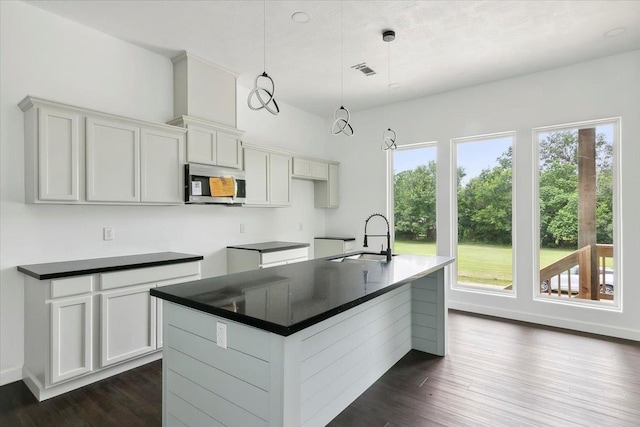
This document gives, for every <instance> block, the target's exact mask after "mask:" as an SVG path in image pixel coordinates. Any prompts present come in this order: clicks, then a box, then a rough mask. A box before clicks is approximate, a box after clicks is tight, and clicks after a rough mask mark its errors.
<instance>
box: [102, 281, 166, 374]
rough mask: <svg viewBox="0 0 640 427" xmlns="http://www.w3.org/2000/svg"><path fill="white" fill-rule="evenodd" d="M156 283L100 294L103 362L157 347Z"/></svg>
mask: <svg viewBox="0 0 640 427" xmlns="http://www.w3.org/2000/svg"><path fill="white" fill-rule="evenodd" d="M152 287H153V286H142V287H135V288H128V289H124V290H120V291H111V292H104V293H102V294H101V295H100V302H101V312H100V342H101V363H102V366H103V367H105V366H109V365H112V364H114V363H117V362H120V361H123V360H127V359H130V358H132V357H135V356H139V355H142V354H144V353H148V352H150V351H153V350H155V348H156V304H155V301H153V300H152V297H151V296H150V295H149V289H150V288H152Z"/></svg>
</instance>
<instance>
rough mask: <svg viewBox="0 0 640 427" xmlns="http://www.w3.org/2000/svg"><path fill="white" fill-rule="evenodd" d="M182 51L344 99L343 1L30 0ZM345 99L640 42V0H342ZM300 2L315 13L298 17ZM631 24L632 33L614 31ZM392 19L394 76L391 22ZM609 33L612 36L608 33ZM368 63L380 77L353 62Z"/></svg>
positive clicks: (425, 89)
mask: <svg viewBox="0 0 640 427" xmlns="http://www.w3.org/2000/svg"><path fill="white" fill-rule="evenodd" d="M28 3H30V4H32V5H34V6H37V7H39V8H42V9H45V10H48V11H50V12H53V13H55V14H58V15H60V16H63V17H66V18H69V19H71V20H73V21H76V22H79V23H81V24H83V25H86V26H88V27H91V28H94V29H96V30H99V31H101V32H104V33H107V34H110V35H112V36H114V37H117V38H120V39H122V40H125V41H128V42H131V43H134V44H137V45H139V46H142V47H144V48H147V49H150V50H153V51H155V52H158V53H160V54H162V55H164V56H166V57H168V58H172V57H174V56H176V55H177V54H179V53H180V52H182V51H185V50H186V51H188V52H193V53H195V54H197V55H198V56H199V57H202V58H204V59H206V60H208V61H210V62H212V63H215V64H218V65H220V66H221V67H224V68H227V69H230V70H233V71H235V72H236V73H238V76H239V77H238V83H239V84H240V85H241V86H243V87H245V88H251V87H252V86H253V79H254V78H255V76H256V75H257V74H259V73H261V72H262V71H263V53H265V52H266V67H264V68H266V71H267V72H268V73H269V75H270V76H271V77H272V78H273V79H274V81H275V82H276V84H277V88H278V89H277V94H276V97H277V99H278V101H279V102H286V103H288V104H291V105H294V106H296V107H299V108H302V109H304V110H307V111H310V112H312V113H315V114H318V115H321V116H323V117H329V116H331V114H332V113H333V111H334V110H335V108H336V103H338V102H340V82H341V77H340V72H341V67H340V63H341V61H340V57H341V48H340V46H341V43H340V42H341V37H340V21H341V20H340V6H339V5H340V3H339V2H337V1H273V0H268V1H267V2H266V51H265V50H263V7H264V4H263V2H261V1H126V2H124V1H122V2H118V1H115V2H114V1H91V2H79V1H28ZM342 5H343V23H344V58H345V59H344V64H343V67H342V68H344V77H345V91H344V104H345V105H346V106H348V108H349V109H350V110H351V111H357V110H362V109H366V108H371V107H375V106H380V105H384V104H388V103H392V102H397V101H400V100H406V99H410V98H416V97H421V96H425V95H429V94H434V93H440V92H444V91H448V90H453V89H457V88H462V87H467V86H471V85H476V84H480V83H485V82H489V81H495V80H500V79H504V78H508V77H513V76H517V75H522V74H527V73H531V72H536V71H541V70H547V69H552V68H556V67H560V66H565V65H569V64H574V63H577V62H581V61H587V60H591V59H595V58H599V57H604V56H608V55H613V54H617V53H622V52H627V51H631V50H636V49H640V2H638V1H615V2H612V1H556V2H548V1H437V2H436V1H343V2H342ZM298 11H304V12H306V13H307V14H308V15H309V16H310V17H311V20H310V21H309V22H308V23H305V24H301V23H298V22H295V21H293V20H292V19H291V16H292V15H293V14H294V13H295V12H298ZM619 27H624V28H625V31H624V32H622V34H619V35H617V36H614V37H611V36H612V35H615V32H613V33H611V30H613V29H615V28H619ZM389 28H393V29H394V30H396V31H397V38H396V40H395V41H394V42H393V49H392V51H393V54H392V55H393V58H392V62H393V70H394V71H393V75H392V82H393V83H399V87H397V88H395V89H392V90H391V91H390V92H391V93H390V95H389V97H387V77H388V76H387V71H386V70H387V66H386V64H387V57H386V55H387V49H386V46H385V44H384V43H383V42H382V40H381V37H380V31H382V30H384V29H389ZM605 33H607V35H606V36H605ZM362 62H366V63H367V65H368V66H370V67H371V68H372V69H374V70H376V71H379V72H377V73H376V74H375V75H371V76H365V75H363V74H362V73H361V72H359V71H356V70H353V69H351V66H352V65H355V64H359V63H362Z"/></svg>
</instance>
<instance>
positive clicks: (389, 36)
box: [382, 30, 396, 43]
mask: <svg viewBox="0 0 640 427" xmlns="http://www.w3.org/2000/svg"><path fill="white" fill-rule="evenodd" d="M395 39H396V32H395V31H393V30H384V31H383V32H382V41H384V42H387V43H389V42H392V41H394V40H395Z"/></svg>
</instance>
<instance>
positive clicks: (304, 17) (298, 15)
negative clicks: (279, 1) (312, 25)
mask: <svg viewBox="0 0 640 427" xmlns="http://www.w3.org/2000/svg"><path fill="white" fill-rule="evenodd" d="M291 20H292V21H293V22H297V23H298V24H306V23H307V22H309V21H311V16H309V14H308V13H307V12H303V11H299V12H295V13H294V14H293V15H291Z"/></svg>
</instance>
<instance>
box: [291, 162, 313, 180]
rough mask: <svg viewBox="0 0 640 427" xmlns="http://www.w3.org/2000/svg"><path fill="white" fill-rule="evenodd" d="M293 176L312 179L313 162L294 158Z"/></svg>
mask: <svg viewBox="0 0 640 427" xmlns="http://www.w3.org/2000/svg"><path fill="white" fill-rule="evenodd" d="M293 174H294V175H295V176H298V177H306V178H311V161H310V160H306V159H300V158H298V157H294V158H293Z"/></svg>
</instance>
